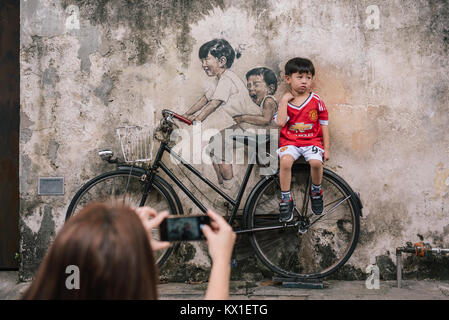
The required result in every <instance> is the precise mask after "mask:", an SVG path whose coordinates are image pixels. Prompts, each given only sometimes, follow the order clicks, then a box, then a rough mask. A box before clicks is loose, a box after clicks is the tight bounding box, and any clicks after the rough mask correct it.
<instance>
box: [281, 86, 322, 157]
mask: <svg viewBox="0 0 449 320" xmlns="http://www.w3.org/2000/svg"><path fill="white" fill-rule="evenodd" d="M287 116H288V118H287V119H288V121H287V123H286V124H285V125H284V126H283V127H282V129H281V132H280V135H279V147H283V146H287V145H293V146H297V147H306V146H317V147H319V148H321V149H324V147H323V131H322V129H321V125H328V120H329V117H328V114H327V109H326V106H325V105H324V102H323V100H321V98H320V97H319V96H318V95H317V94H316V93H313V92H311V93H310V95H309V97H308V98H307V100H306V101H304V103H303V104H302V105H300V106H295V105H293V104H291V103H288V105H287Z"/></svg>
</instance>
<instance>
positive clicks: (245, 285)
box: [0, 271, 449, 300]
mask: <svg viewBox="0 0 449 320" xmlns="http://www.w3.org/2000/svg"><path fill="white" fill-rule="evenodd" d="M29 285H30V283H29V282H19V281H18V272H17V271H0V300H16V299H19V298H20V296H21V294H22V293H23V292H24V291H25V290H26V289H27V288H28V286H29ZM289 285H292V284H291V283H284V284H283V283H280V282H273V281H261V282H245V281H231V283H230V300H449V281H447V280H446V281H437V280H404V279H403V280H402V285H401V288H398V287H397V282H396V281H380V283H379V288H378V289H368V288H367V285H366V284H365V281H338V280H329V281H325V282H324V283H323V287H324V288H313V289H310V288H290V287H288V286H289ZM206 287H207V283H194V284H192V283H190V284H188V283H173V282H170V283H161V284H159V286H158V291H159V299H160V300H198V299H202V298H203V297H204V294H205V292H206Z"/></svg>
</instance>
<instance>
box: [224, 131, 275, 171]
mask: <svg viewBox="0 0 449 320" xmlns="http://www.w3.org/2000/svg"><path fill="white" fill-rule="evenodd" d="M230 137H231V139H232V140H234V141H236V142H238V143H243V144H244V145H245V146H247V147H249V148H251V149H252V151H256V153H257V163H258V164H259V165H261V166H266V165H267V161H268V162H269V160H268V159H267V155H266V153H270V140H271V138H272V137H271V136H270V135H269V134H257V135H256V134H254V135H232V136H230Z"/></svg>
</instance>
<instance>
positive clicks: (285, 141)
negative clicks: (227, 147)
mask: <svg viewBox="0 0 449 320" xmlns="http://www.w3.org/2000/svg"><path fill="white" fill-rule="evenodd" d="M314 75H315V68H314V66H313V64H312V62H311V61H310V60H308V59H303V58H293V59H291V60H289V61H288V62H287V64H286V65H285V80H286V82H287V84H288V86H289V91H288V92H286V93H285V94H284V95H283V97H282V98H281V101H280V102H279V108H278V112H277V114H276V115H275V119H274V120H275V122H276V123H277V125H278V126H279V127H282V129H281V130H280V137H279V149H278V150H277V154H278V156H279V158H280V172H279V176H280V184H281V197H282V200H281V202H280V204H279V211H280V217H279V221H280V222H281V223H287V222H289V221H291V220H292V219H293V206H294V205H293V199H292V196H291V194H290V183H291V176H292V172H291V168H292V165H293V162H295V161H296V160H297V159H298V158H299V157H300V156H304V158H305V160H306V161H307V162H308V163H309V164H310V174H311V177H312V187H311V190H310V198H311V204H312V212H313V213H314V214H316V215H320V214H322V213H323V192H322V191H321V180H322V177H323V161H327V160H329V159H330V151H329V146H330V141H329V131H328V114H327V110H326V107H325V105H324V102H323V100H321V98H320V97H319V96H318V95H317V94H316V93H313V92H311V90H310V89H311V85H312V80H313V76H314Z"/></svg>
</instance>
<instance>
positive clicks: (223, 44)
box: [199, 39, 235, 69]
mask: <svg viewBox="0 0 449 320" xmlns="http://www.w3.org/2000/svg"><path fill="white" fill-rule="evenodd" d="M209 53H210V54H211V55H212V56H214V57H215V58H217V59H220V58H221V57H225V58H226V68H228V69H229V68H230V67H231V66H232V63H233V62H234V59H235V51H234V49H233V48H232V47H231V45H230V44H229V42H227V41H226V40H225V39H214V40H211V41H209V42H206V43H205V44H203V45H202V46H201V47H200V51H199V57H200V59H205V58H206V57H207V55H208V54H209Z"/></svg>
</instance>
